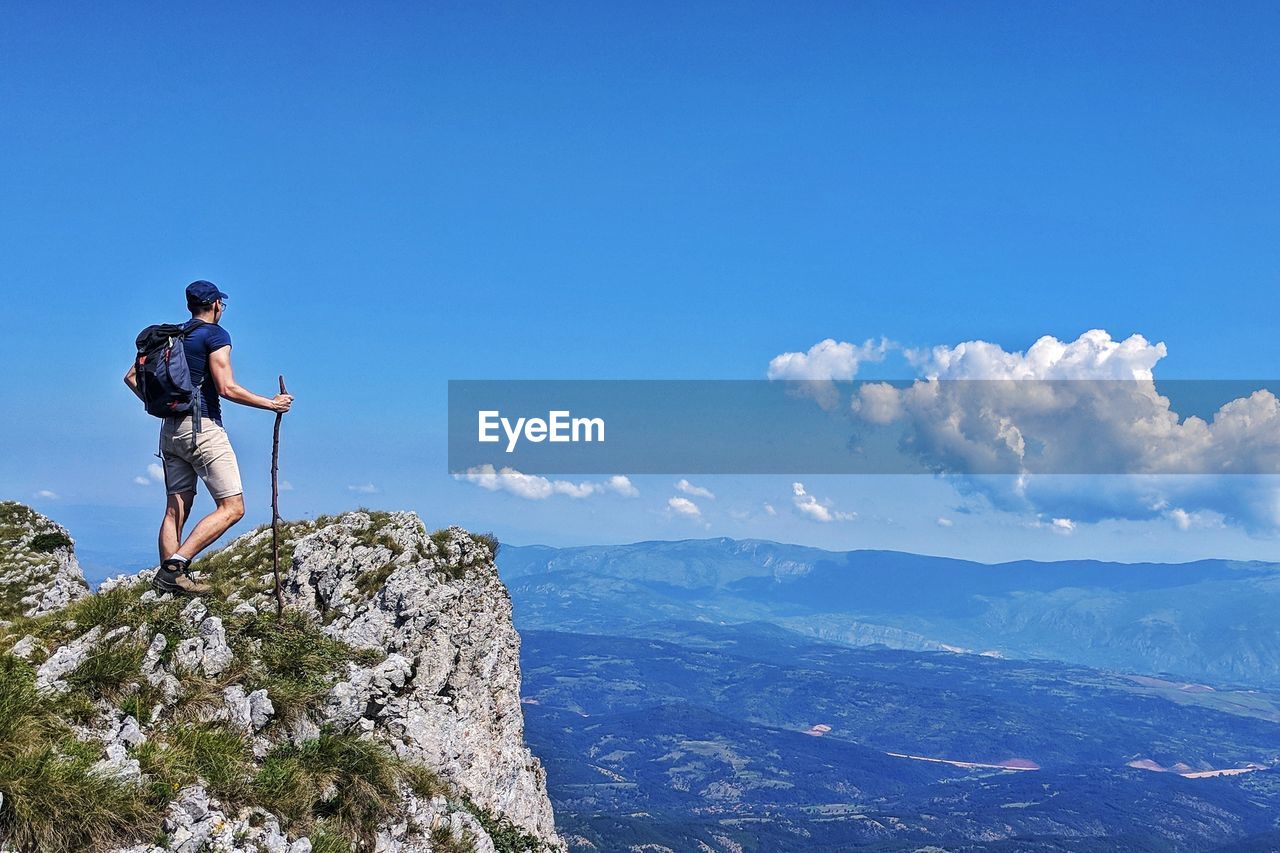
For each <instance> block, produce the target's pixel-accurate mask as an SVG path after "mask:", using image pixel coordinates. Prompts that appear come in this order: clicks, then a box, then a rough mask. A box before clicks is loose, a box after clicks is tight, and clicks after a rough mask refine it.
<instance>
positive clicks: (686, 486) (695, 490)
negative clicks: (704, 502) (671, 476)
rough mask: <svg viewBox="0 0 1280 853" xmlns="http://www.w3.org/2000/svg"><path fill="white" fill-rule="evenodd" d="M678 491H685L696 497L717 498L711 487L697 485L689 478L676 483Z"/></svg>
mask: <svg viewBox="0 0 1280 853" xmlns="http://www.w3.org/2000/svg"><path fill="white" fill-rule="evenodd" d="M676 491H678V492H684V493H685V494H686V495H693V496H694V497H695V498H708V499H710V500H715V497H716V496H715V495H713V494H712V493H711V490H710V489H704V488H703V487H702V486H695V485H694V484H693V483H690V482H689V481H688V480H683V479H682V480H680V481H679V482H677V483H676Z"/></svg>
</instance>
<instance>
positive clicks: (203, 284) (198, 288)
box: [187, 279, 227, 305]
mask: <svg viewBox="0 0 1280 853" xmlns="http://www.w3.org/2000/svg"><path fill="white" fill-rule="evenodd" d="M187 298H188V299H194V300H195V301H197V302H202V303H204V304H205V305H211V304H212V303H214V302H217V301H218V300H219V299H222V300H226V299H227V294H225V293H223V292H222V291H221V290H218V285H216V284H214V283H213V282H211V281H205V280H204V279H201V280H200V281H193V282H191V283H190V284H188V285H187Z"/></svg>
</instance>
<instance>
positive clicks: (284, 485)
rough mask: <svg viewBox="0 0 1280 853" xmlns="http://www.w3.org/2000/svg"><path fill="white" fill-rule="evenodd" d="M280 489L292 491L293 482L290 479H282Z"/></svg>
mask: <svg viewBox="0 0 1280 853" xmlns="http://www.w3.org/2000/svg"><path fill="white" fill-rule="evenodd" d="M280 491H282V492H292V491H293V483H290V482H289V481H288V480H281V481H280Z"/></svg>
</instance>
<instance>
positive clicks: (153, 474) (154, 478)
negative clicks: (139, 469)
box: [133, 462, 164, 486]
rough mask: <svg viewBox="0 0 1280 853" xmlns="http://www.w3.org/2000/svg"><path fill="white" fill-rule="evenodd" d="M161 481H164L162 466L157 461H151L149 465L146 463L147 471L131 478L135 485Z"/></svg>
mask: <svg viewBox="0 0 1280 853" xmlns="http://www.w3.org/2000/svg"><path fill="white" fill-rule="evenodd" d="M163 482H164V466H163V465H161V464H160V463H159V462H152V463H151V464H150V465H148V466H147V473H146V475H145V476H143V475H141V474H140V475H138V476H137V477H134V478H133V483H134V485H136V486H150V485H151V484H152V483H163Z"/></svg>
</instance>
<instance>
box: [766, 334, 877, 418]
mask: <svg viewBox="0 0 1280 853" xmlns="http://www.w3.org/2000/svg"><path fill="white" fill-rule="evenodd" d="M891 346H892V344H890V342H889V341H888V339H887V338H881V339H880V340H879V341H878V342H877V341H873V340H871V339H870V338H868V339H867V340H866V341H864V342H863V343H862V344H860V345H858V344H851V343H849V342H848V341H836V340H835V339H834V338H827V339H826V340H822V341H819V342H818V343H816V344H814V345H813V346H811V347H809V351H808V352H784V353H782V354H780V355H776V356H774V357H773V359H772V360H770V362H769V369H768V371H767V372H766V374H765V375H766V376H767V377H768V378H769V379H777V380H788V381H794V382H799V383H801V384H799V385H798V386H797V387H796V389H795V390H796V393H798V394H801V395H804V396H809V397H813V398H814V399H815V400H817V401H818V403H819V404H820V405H821V406H822V407H823V408H825V409H834V408H835V407H836V406H837V405H838V404H839V401H840V393H839V391H837V390H836V387H835V384H834V383H835V382H838V381H848V380H850V379H853V378H854V377H855V376H857V375H858V368H859V367H861V366H862V363H863V362H868V361H871V362H874V361H881V360H883V359H884V356H885V353H886V352H887V351H888V350H889V348H890V347H891Z"/></svg>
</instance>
